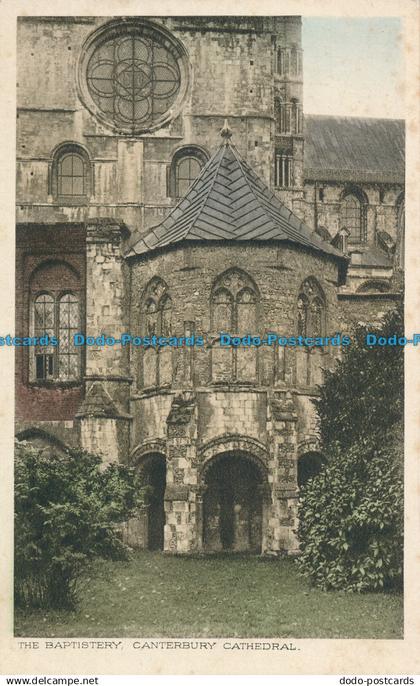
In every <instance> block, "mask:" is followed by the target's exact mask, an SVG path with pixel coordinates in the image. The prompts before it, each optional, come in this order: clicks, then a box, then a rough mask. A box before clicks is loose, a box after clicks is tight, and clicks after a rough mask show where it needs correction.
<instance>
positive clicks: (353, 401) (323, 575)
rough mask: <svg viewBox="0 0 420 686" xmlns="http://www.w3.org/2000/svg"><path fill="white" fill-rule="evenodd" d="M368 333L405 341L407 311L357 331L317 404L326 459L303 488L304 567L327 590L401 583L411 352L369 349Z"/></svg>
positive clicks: (301, 561) (301, 535)
mask: <svg viewBox="0 0 420 686" xmlns="http://www.w3.org/2000/svg"><path fill="white" fill-rule="evenodd" d="M368 332H371V333H372V332H373V333H375V334H376V335H377V336H385V337H387V338H388V337H390V336H393V335H394V334H396V335H397V337H398V336H402V335H403V313H402V308H400V309H398V310H396V311H394V312H392V313H390V314H388V315H387V316H386V317H385V318H384V321H383V324H382V325H381V326H378V327H376V328H375V329H372V327H366V326H357V327H356V329H355V331H354V335H353V336H352V341H353V342H352V344H351V345H350V346H349V347H348V348H347V349H345V350H344V352H343V356H342V359H341V361H340V362H339V363H338V365H337V367H336V369H335V370H334V371H333V372H329V373H327V374H326V378H325V385H324V386H323V387H322V388H321V389H320V397H319V398H318V399H317V400H316V405H317V409H318V413H319V417H320V432H321V437H322V444H323V450H324V453H325V456H326V462H325V464H324V466H323V468H322V469H321V471H320V473H319V474H318V475H317V476H315V477H313V478H312V479H310V480H309V481H308V482H307V484H306V485H305V486H304V487H303V488H302V489H301V493H300V500H299V530H298V535H299V539H300V546H301V551H302V555H301V557H300V559H299V566H300V568H301V570H302V572H303V573H304V574H305V575H307V576H308V577H309V578H310V579H311V580H312V581H313V582H314V583H315V584H316V585H318V586H320V587H322V588H324V589H346V590H357V591H365V590H380V589H384V588H388V587H391V586H396V585H398V584H400V583H401V581H402V555H403V493H404V491H403V476H402V468H403V407H404V383H403V382H404V355H403V348H402V347H401V346H384V347H376V346H375V347H367V345H366V343H365V337H366V334H367V333H368Z"/></svg>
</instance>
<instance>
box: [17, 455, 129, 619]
mask: <svg viewBox="0 0 420 686" xmlns="http://www.w3.org/2000/svg"><path fill="white" fill-rule="evenodd" d="M141 499H142V492H141V488H140V486H139V484H138V481H137V477H136V475H135V473H134V471H133V470H131V469H130V468H128V467H126V466H124V465H122V464H111V465H109V466H108V467H106V468H105V469H103V468H102V467H101V458H100V457H97V456H95V455H91V454H89V453H87V452H85V451H82V450H70V451H67V452H65V453H62V452H61V451H55V450H40V449H37V448H34V447H31V446H30V445H28V444H26V443H17V446H16V461H15V600H16V602H17V604H18V605H22V606H38V607H55V608H60V607H72V606H73V605H74V604H75V602H76V600H77V594H78V590H79V587H80V583H81V581H82V580H83V575H84V573H86V572H87V570H88V568H89V564H90V563H91V562H92V561H93V560H94V559H95V558H98V557H103V558H111V559H124V558H126V557H127V554H128V551H129V549H128V547H127V546H126V545H125V544H124V543H123V541H122V537H121V525H122V523H123V522H124V521H126V520H127V519H128V517H130V516H131V515H132V514H133V513H134V512H135V510H136V509H137V507H139V505H140V504H141Z"/></svg>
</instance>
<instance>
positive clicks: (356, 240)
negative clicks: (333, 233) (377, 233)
mask: <svg viewBox="0 0 420 686" xmlns="http://www.w3.org/2000/svg"><path fill="white" fill-rule="evenodd" d="M350 198H353V199H354V200H355V201H356V202H357V203H358V210H357V212H358V216H359V231H358V236H355V235H354V234H353V233H352V228H353V227H349V226H348V222H347V210H346V209H345V207H346V206H345V203H346V201H348V200H349V199H350ZM367 208H368V200H367V198H366V196H365V195H364V194H363V193H362V191H361V190H359V189H358V188H353V187H350V188H346V189H345V191H344V192H343V194H342V196H341V202H340V229H341V228H346V229H347V230H348V231H349V236H348V238H347V242H348V243H349V245H362V244H365V243H366V242H367Z"/></svg>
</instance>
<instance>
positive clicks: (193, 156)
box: [168, 146, 208, 198]
mask: <svg viewBox="0 0 420 686" xmlns="http://www.w3.org/2000/svg"><path fill="white" fill-rule="evenodd" d="M207 160H208V156H207V154H206V153H205V152H204V151H203V150H201V149H200V148H197V147H195V146H188V147H184V148H181V149H180V150H178V151H177V152H176V153H175V155H174V156H173V159H172V163H171V167H170V171H169V188H168V194H169V195H170V196H171V197H173V198H182V197H183V196H184V195H185V194H186V193H187V191H188V189H189V188H190V186H191V185H192V184H193V183H194V181H195V179H196V178H197V176H198V175H199V173H200V171H201V170H202V168H203V167H204V165H205V164H206V162H207Z"/></svg>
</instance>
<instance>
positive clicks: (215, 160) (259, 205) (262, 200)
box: [127, 142, 347, 269]
mask: <svg viewBox="0 0 420 686" xmlns="http://www.w3.org/2000/svg"><path fill="white" fill-rule="evenodd" d="M182 240H192V241H220V240H223V241H250V240H255V241H266V240H275V241H287V242H289V243H294V244H298V245H300V246H305V247H307V248H310V249H312V250H316V251H317V252H321V253H324V254H327V255H330V256H333V257H334V258H336V259H338V260H339V262H340V264H341V267H342V269H345V268H346V264H347V260H346V258H345V257H344V256H343V254H342V253H341V252H339V251H338V250H336V249H335V248H334V247H333V246H332V245H330V244H329V243H327V242H325V241H323V240H322V239H321V238H320V237H319V236H317V235H316V234H314V233H313V232H311V230H310V229H309V227H308V226H306V224H304V223H303V222H302V221H301V220H300V219H299V218H298V217H297V216H296V215H294V214H293V212H292V211H291V210H289V209H288V208H287V207H286V206H285V205H283V203H281V202H280V200H279V199H278V198H277V197H276V196H275V195H274V193H273V192H272V191H270V189H269V188H268V187H267V186H266V185H265V183H264V182H263V181H262V180H261V179H260V178H259V177H258V176H257V175H256V174H255V172H254V171H253V170H252V169H251V167H250V166H249V165H248V164H247V163H246V162H245V160H244V159H243V158H242V157H241V156H240V155H239V153H238V151H237V150H236V148H235V147H234V146H232V145H230V144H229V143H228V142H227V143H223V144H222V145H221V146H220V148H219V149H218V150H217V152H216V153H215V154H214V155H213V157H212V158H211V159H210V160H209V161H208V162H207V164H206V165H205V167H204V168H203V169H202V171H201V173H200V175H199V176H198V177H197V179H196V180H195V181H194V183H193V185H192V186H191V187H190V188H189V190H188V191H187V193H186V195H185V196H184V198H182V200H181V201H180V202H179V203H178V205H177V206H176V207H175V208H174V209H173V210H172V211H171V212H170V214H169V215H168V216H167V217H166V218H165V219H163V220H162V221H161V223H160V224H158V225H157V226H155V227H153V228H151V229H150V231H149V232H148V233H147V234H146V235H145V236H143V237H142V238H139V240H138V241H137V242H136V243H135V244H134V245H133V247H132V248H131V250H130V251H129V253H128V254H127V257H132V256H134V255H141V254H144V253H148V252H150V251H151V250H155V249H157V248H162V247H165V246H168V245H170V244H173V243H177V242H179V241H182Z"/></svg>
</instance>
